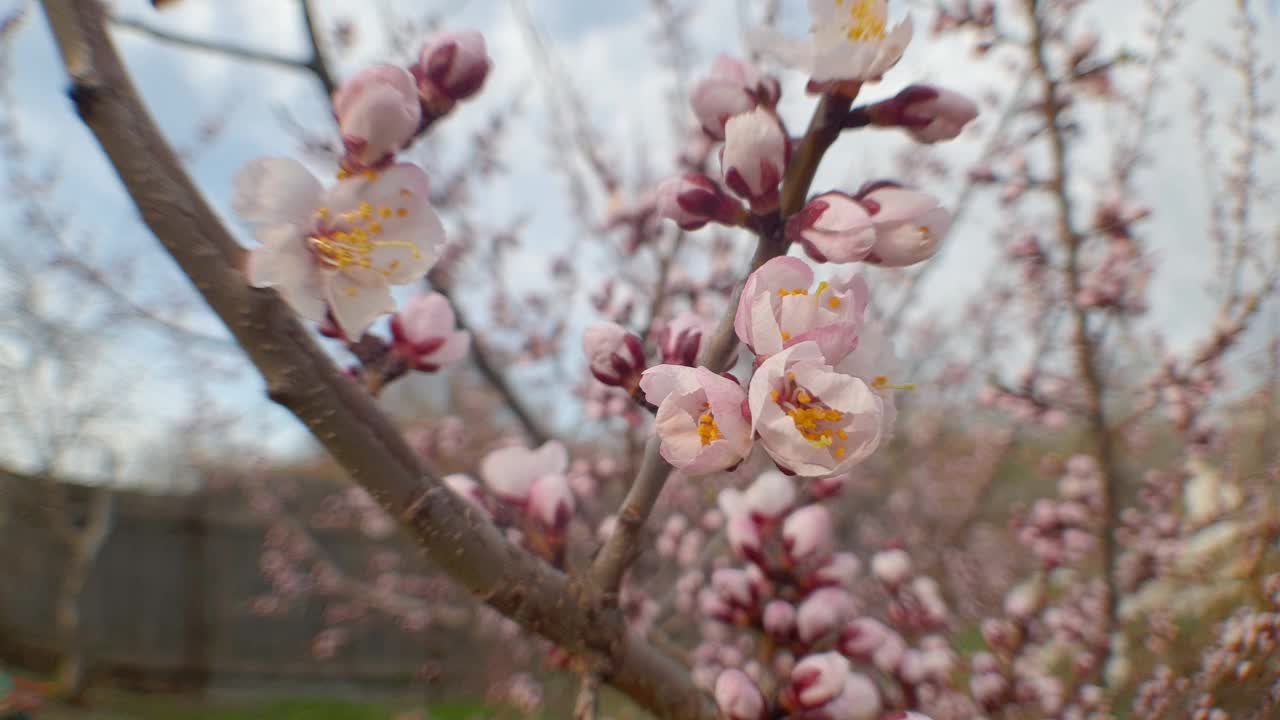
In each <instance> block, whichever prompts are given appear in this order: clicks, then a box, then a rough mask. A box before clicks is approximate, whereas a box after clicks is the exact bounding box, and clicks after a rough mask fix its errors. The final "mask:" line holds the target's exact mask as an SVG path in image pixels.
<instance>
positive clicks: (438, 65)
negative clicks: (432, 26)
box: [412, 31, 492, 112]
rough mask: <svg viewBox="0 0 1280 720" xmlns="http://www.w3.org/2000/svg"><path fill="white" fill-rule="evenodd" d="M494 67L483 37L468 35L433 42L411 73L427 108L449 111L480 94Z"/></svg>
mask: <svg viewBox="0 0 1280 720" xmlns="http://www.w3.org/2000/svg"><path fill="white" fill-rule="evenodd" d="M491 67H492V62H491V61H490V60H489V54H488V52H487V51H486V49H485V44H484V36H483V35H481V34H480V33H478V32H474V31H465V32H451V33H442V34H440V35H437V36H435V37H434V38H432V39H431V40H430V41H429V42H428V43H427V44H426V45H425V46H424V47H423V48H422V52H421V53H420V55H419V60H418V64H417V65H414V66H413V68H412V70H413V75H414V77H415V78H417V81H418V92H419V93H420V94H421V95H422V99H423V101H424V102H425V103H427V105H428V107H431V106H432V105H436V104H440V105H443V106H444V108H445V109H447V108H448V107H450V106H452V104H453V103H454V102H456V101H458V100H465V99H467V98H469V97H471V96H472V95H475V94H476V93H477V92H479V91H480V88H481V86H483V85H484V81H485V78H487V77H488V76H489V70H490V68H491ZM436 111H437V112H438V111H439V110H438V109H437V110H436Z"/></svg>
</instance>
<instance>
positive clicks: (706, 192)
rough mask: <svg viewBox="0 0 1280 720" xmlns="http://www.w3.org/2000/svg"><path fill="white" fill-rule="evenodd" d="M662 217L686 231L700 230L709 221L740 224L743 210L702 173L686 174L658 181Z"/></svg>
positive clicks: (657, 202) (660, 214) (657, 203)
mask: <svg viewBox="0 0 1280 720" xmlns="http://www.w3.org/2000/svg"><path fill="white" fill-rule="evenodd" d="M655 202H656V206H657V211H658V216H659V217H663V218H667V219H668V220H671V221H672V222H674V223H675V224H676V225H679V226H680V228H681V229H683V230H697V229H698V228H701V227H702V226H704V225H706V224H707V223H710V222H714V223H719V224H721V225H739V224H741V222H742V217H743V210H742V206H741V205H740V204H738V201H737V200H734V199H733V198H732V197H729V196H728V195H727V194H725V192H724V191H723V190H721V189H720V186H719V185H716V183H715V181H714V180H712V179H711V178H709V177H707V176H706V175H703V174H702V173H696V172H692V173H685V174H684V175H679V176H676V177H670V178H667V179H666V180H663V181H662V182H661V183H659V184H658V189H657V191H656V200H655Z"/></svg>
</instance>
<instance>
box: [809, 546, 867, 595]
mask: <svg viewBox="0 0 1280 720" xmlns="http://www.w3.org/2000/svg"><path fill="white" fill-rule="evenodd" d="M860 570H862V561H861V560H859V559H858V556H857V555H854V554H853V553H847V552H842V553H836V554H835V555H832V556H831V560H829V561H828V562H827V564H826V565H823V566H822V567H821V568H819V569H818V570H817V572H815V573H814V579H815V580H817V581H818V582H820V583H822V584H824V585H836V586H839V587H844V588H848V587H852V586H853V583H854V581H855V580H857V579H858V572H859V571H860Z"/></svg>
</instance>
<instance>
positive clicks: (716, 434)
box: [698, 410, 724, 447]
mask: <svg viewBox="0 0 1280 720" xmlns="http://www.w3.org/2000/svg"><path fill="white" fill-rule="evenodd" d="M698 437H699V438H701V439H702V444H703V446H704V447H705V446H707V445H710V444H711V443H712V442H714V441H716V440H722V439H724V435H723V434H721V432H720V426H719V425H716V418H715V416H714V415H712V414H711V411H710V410H708V411H706V412H704V413H702V416H701V417H699V418H698Z"/></svg>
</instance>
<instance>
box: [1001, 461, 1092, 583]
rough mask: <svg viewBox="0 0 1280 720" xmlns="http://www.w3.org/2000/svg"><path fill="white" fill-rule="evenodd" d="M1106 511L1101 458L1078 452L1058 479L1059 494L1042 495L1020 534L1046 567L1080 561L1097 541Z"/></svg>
mask: <svg viewBox="0 0 1280 720" xmlns="http://www.w3.org/2000/svg"><path fill="white" fill-rule="evenodd" d="M1102 512H1103V503H1102V477H1101V474H1100V472H1099V469H1098V464H1097V461H1096V460H1094V459H1093V458H1092V457H1091V456H1088V455H1076V456H1075V457H1073V458H1071V460H1070V461H1068V463H1067V472H1066V474H1065V475H1064V476H1063V477H1062V479H1061V480H1060V481H1059V482H1058V498H1057V499H1049V498H1041V499H1039V500H1037V501H1036V502H1035V503H1034V504H1032V506H1031V509H1030V511H1029V512H1027V513H1026V515H1025V516H1024V517H1023V518H1022V519H1021V521H1020V525H1019V527H1018V538H1019V540H1021V541H1022V543H1023V544H1024V545H1025V546H1027V547H1028V548H1030V549H1031V552H1032V553H1034V554H1035V556H1036V558H1037V559H1038V560H1039V561H1040V563H1041V564H1042V565H1043V566H1044V567H1045V568H1046V569H1053V568H1056V567H1059V566H1062V565H1076V564H1078V563H1079V562H1080V561H1082V560H1083V559H1084V558H1085V557H1087V556H1088V554H1089V553H1091V552H1092V551H1093V550H1094V548H1095V547H1096V545H1097V531H1096V527H1097V524H1098V522H1097V521H1098V518H1099V516H1100V515H1101V513H1102Z"/></svg>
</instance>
